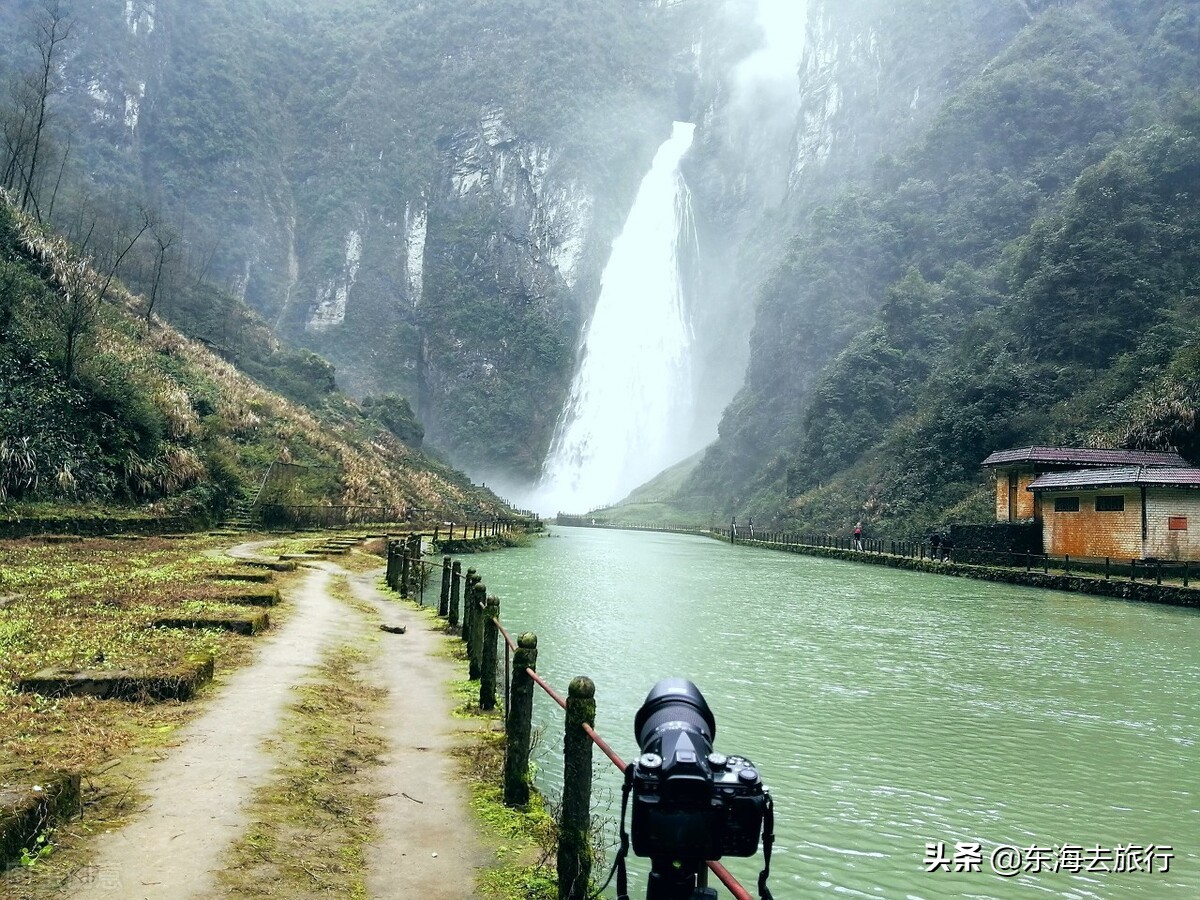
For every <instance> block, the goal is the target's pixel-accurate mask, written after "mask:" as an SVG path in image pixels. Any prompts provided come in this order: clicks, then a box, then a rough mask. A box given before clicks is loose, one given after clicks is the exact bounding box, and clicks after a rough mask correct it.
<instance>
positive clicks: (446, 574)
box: [438, 556, 450, 618]
mask: <svg viewBox="0 0 1200 900" xmlns="http://www.w3.org/2000/svg"><path fill="white" fill-rule="evenodd" d="M438 615H439V616H442V617H443V618H445V617H446V616H448V615H450V557H448V556H443V557H442V593H441V595H440V596H439V597H438Z"/></svg>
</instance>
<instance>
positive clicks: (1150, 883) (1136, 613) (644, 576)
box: [467, 528, 1200, 900]
mask: <svg viewBox="0 0 1200 900" xmlns="http://www.w3.org/2000/svg"><path fill="white" fill-rule="evenodd" d="M467 564H468V565H474V566H476V567H477V568H478V569H479V571H480V574H481V575H482V576H483V578H484V581H485V583H486V584H487V585H488V589H489V592H490V593H492V594H495V595H497V596H499V597H500V598H501V602H502V615H501V617H502V619H503V621H504V622H505V623H506V627H508V628H509V629H510V631H514V632H516V631H534V632H536V633H537V634H538V638H539V654H540V656H539V664H538V669H539V671H540V672H541V673H542V674H543V675H544V676H545V677H546V678H547V679H548V680H549V681H550V683H551V684H553V685H555V686H556V687H558V688H559V689H560V690H561V691H562V693H564V694H565V692H566V685H567V683H568V682H569V681H570V679H571V678H572V677H573V676H575V675H587V676H589V677H591V678H592V679H593V680H594V681H595V683H596V699H597V707H598V709H597V728H598V730H599V732H600V733H601V734H602V735H603V736H605V738H606V739H608V741H609V743H610V744H612V745H613V747H614V749H615V750H616V751H617V752H618V753H619V754H621V755H622V756H623V757H624V758H625V759H627V760H631V759H633V758H634V757H636V756H637V746H636V742H635V740H634V737H633V716H634V713H635V712H636V711H637V709H638V707H639V706H640V705H641V703H642V701H643V699H644V698H645V695H646V692H647V691H648V690H649V689H650V687H651V686H652V685H653V684H654V683H655V682H656V681H657V680H658V679H660V678H663V677H667V676H680V677H684V678H689V679H691V680H692V681H694V682H696V684H697V685H698V686H699V687H700V689H701V691H702V692H703V693H704V695H705V698H706V699H707V701H708V703H709V705H710V707H711V708H712V710H713V713H714V715H715V718H716V723H717V734H716V739H715V742H714V743H715V746H716V748H717V749H718V750H719V751H721V752H724V753H726V754H735V753H736V754H740V755H744V756H747V757H749V758H751V759H752V760H754V762H755V764H756V765H757V766H758V767H759V768H760V769H761V771H762V772H763V777H764V780H765V782H766V783H767V785H768V786H769V787H770V789H771V792H772V795H773V796H774V798H775V806H776V816H777V824H776V832H777V838H778V840H777V844H776V848H775V854H774V857H773V860H772V878H771V885H772V889H773V891H774V894H775V897H776V900H786V898H790V897H807V896H813V895H817V894H826V893H839V894H841V895H842V896H847V897H865V896H870V897H952V896H970V897H1019V896H1039V895H1051V896H1063V897H1159V896H1178V897H1200V721H1198V719H1197V714H1198V713H1200V614H1197V613H1196V612H1193V611H1189V610H1181V609H1175V608H1171V607H1164V606H1156V605H1152V604H1137V603H1126V602H1119V601H1112V600H1103V599H1100V598H1092V597H1087V596H1080V595H1072V594H1066V593H1056V592H1050V591H1042V590H1034V589H1027V588H1017V587H1012V586H1007V585H999V584H992V583H989V582H976V581H971V580H967V579H959V578H951V577H946V576H937V575H928V574H920V573H912V572H901V571H893V570H889V569H886V568H883V567H877V566H871V565H859V564H854V563H845V562H838V561H832V560H823V559H817V558H811V557H805V556H799V555H793V554H786V553H778V552H771V551H765V550H757V549H749V548H744V547H730V546H729V545H727V544H721V543H717V542H715V541H713V540H710V539H707V538H700V537H691V536H684V535H665V534H662V535H660V534H647V533H632V532H619V531H605V530H592V529H573V528H553V529H552V531H551V536H550V537H547V538H545V539H541V540H538V541H535V542H534V545H533V546H532V547H529V548H521V549H517V550H510V551H504V552H502V553H494V554H489V555H487V556H478V557H472V558H470V559H469V560H468V563H467ZM534 718H535V722H537V723H539V724H541V725H542V726H543V727H544V729H545V733H544V736H543V738H542V741H541V746H540V747H539V749H538V750H537V751H535V755H536V758H537V760H538V765H539V776H538V780H539V785H540V787H542V789H543V790H545V791H547V792H548V793H551V794H553V793H555V792H556V790H557V788H558V782H559V781H560V780H561V766H562V763H561V744H562V737H561V733H562V714H561V711H560V710H559V708H558V707H557V706H556V705H555V704H554V703H553V701H551V700H550V699H549V698H547V697H546V696H545V695H544V694H543V693H542V692H541V691H537V692H536V693H535V709H534ZM596 759H597V763H596V771H597V783H596V789H595V803H596V805H597V812H598V813H599V814H600V815H602V816H606V817H608V818H609V819H615V816H616V810H617V807H618V804H619V794H620V777H619V775H618V773H617V771H616V769H615V768H614V767H613V766H611V765H610V764H609V763H608V761H607V760H606V759H605V758H604V757H603V756H602V755H601V754H600V753H599V751H597V753H596ZM939 843H940V844H941V845H942V851H943V852H942V853H941V854H939V853H938V844H939ZM960 843H961V844H978V845H979V851H978V855H979V859H980V864H979V871H970V869H971V868H972V865H973V864H972V860H973V858H974V857H975V852H974V851H973V850H972V849H971V848H969V847H964V848H962V849H961V850H959V849H957V848H956V845H957V844H960ZM929 845H932V847H930V846H929ZM1131 845H1136V846H1135V847H1133V849H1132V850H1130V847H1131ZM1064 846H1065V849H1064ZM1073 846H1074V847H1078V848H1081V849H1080V850H1078V851H1076V850H1074V849H1073ZM1001 847H1013V848H1016V850H1017V851H1018V852H1019V861H1018V859H1017V857H1016V856H1014V854H1013V852H1012V851H1009V850H1007V849H1002V850H999V857H998V858H997V859H996V863H997V866H998V867H1000V868H1006V869H1008V868H1021V869H1027V871H1023V872H1021V873H1020V874H1017V875H1013V876H1009V877H1006V876H1001V875H999V874H996V872H995V871H994V870H993V853H996V852H997V848H1001ZM1137 847H1141V848H1146V849H1147V852H1145V853H1139V852H1138V851H1137ZM1168 847H1169V848H1170V850H1167V849H1166V848H1168ZM1151 848H1158V849H1157V850H1153V849H1151ZM938 855H943V856H944V857H945V858H946V860H947V863H946V866H945V867H936V869H935V871H932V872H931V871H927V870H928V869H930V868H935V863H936V857H937V856H938ZM724 862H725V863H726V864H727V865H728V867H729V869H730V870H731V871H732V872H733V873H734V874H735V875H736V876H737V877H738V878H739V880H740V881H741V882H742V884H743V885H745V886H746V887H747V888H748V889H749V890H751V892H752V893H753V892H754V885H755V883H756V880H757V873H758V871H759V869H760V868H761V856H760V857H757V858H752V859H749V860H739V859H726V860H724ZM1164 863H1165V864H1166V866H1167V868H1168V870H1167V871H1165V872H1164V871H1162V869H1163V867H1164ZM1148 864H1149V865H1152V867H1153V871H1152V872H1148V871H1145V870H1146V868H1147V866H1148ZM1056 865H1057V866H1058V868H1059V869H1060V871H1058V872H1055V871H1052V870H1053V869H1054V868H1055V866H1056ZM960 867H961V868H965V869H967V871H955V869H956V868H960ZM1135 867H1140V868H1141V869H1142V871H1114V870H1116V869H1118V868H1123V869H1127V870H1128V869H1132V868H1135ZM633 868H636V869H638V870H644V869H645V868H646V867H645V864H644V861H636V863H635V866H633ZM946 868H949V870H950V871H946ZM1105 868H1107V869H1108V870H1110V871H1103V870H1104V869H1105ZM1089 869H1090V870H1092V871H1089ZM714 884H715V882H714ZM631 887H632V891H631V896H632V897H634V898H638V897H642V896H644V893H645V887H644V881H642V880H641V878H639V877H636V875H634V876H632V877H631ZM613 893H614V892H613V891H612V890H611V889H610V890H609V891H608V893H607V896H613ZM721 896H722V897H725V896H728V895H727V894H726V893H725V891H724V889H721Z"/></svg>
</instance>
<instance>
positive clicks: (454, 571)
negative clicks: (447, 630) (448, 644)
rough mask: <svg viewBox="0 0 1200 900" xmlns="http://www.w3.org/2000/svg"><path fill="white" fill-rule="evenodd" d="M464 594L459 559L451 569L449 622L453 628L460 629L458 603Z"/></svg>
mask: <svg viewBox="0 0 1200 900" xmlns="http://www.w3.org/2000/svg"><path fill="white" fill-rule="evenodd" d="M461 592H462V563H461V562H459V561H458V560H457V559H456V560H455V561H454V565H452V566H451V567H450V613H449V617H448V619H447V621H449V622H450V627H451V628H457V627H458V602H459V596H460V595H461Z"/></svg>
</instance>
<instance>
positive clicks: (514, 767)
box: [504, 632, 537, 807]
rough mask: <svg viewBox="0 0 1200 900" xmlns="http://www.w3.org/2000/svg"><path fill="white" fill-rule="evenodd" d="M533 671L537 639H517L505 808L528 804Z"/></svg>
mask: <svg viewBox="0 0 1200 900" xmlns="http://www.w3.org/2000/svg"><path fill="white" fill-rule="evenodd" d="M530 670H532V671H534V672H536V671H537V635H536V634H534V633H533V632H526V633H525V634H523V635H521V636H520V637H519V638H517V652H516V653H514V654H513V675H512V688H511V689H510V690H509V695H508V708H507V710H506V712H507V714H508V722H507V723H506V725H505V729H504V732H505V744H504V805H505V806H518V807H524V806H525V805H526V804H528V803H529V742H530V739H531V735H532V733H533V687H534V681H533V678H532V676H530V674H529V672H530Z"/></svg>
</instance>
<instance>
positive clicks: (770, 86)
mask: <svg viewBox="0 0 1200 900" xmlns="http://www.w3.org/2000/svg"><path fill="white" fill-rule="evenodd" d="M56 11H57V13H58V15H59V17H60V18H61V22H62V23H63V24H64V26H65V25H69V26H70V28H69V34H68V35H67V36H66V37H65V38H64V39H62V40H61V43H60V44H56V45H54V46H55V49H56V55H55V57H54V60H53V63H52V65H46V64H45V55H44V52H45V50H46V49H47V42H46V36H45V32H44V31H43V32H41V37H39V32H38V29H37V26H38V25H39V24H41V26H42V27H43V29H44V28H45V24H46V22H47V21H52V20H53V15H54V13H55V12H56ZM0 35H2V36H3V39H4V40H5V43H6V46H9V47H12V48H14V52H12V53H11V54H8V55H7V56H5V57H4V58H3V59H0V80H2V82H3V83H4V84H6V85H9V86H10V87H12V88H13V91H12V93H11V98H10V99H9V100H8V101H7V102H4V103H3V104H0V105H2V106H3V118H4V139H5V146H4V148H2V149H4V151H5V155H6V159H7V160H8V161H12V160H14V159H16V160H17V161H18V165H16V166H15V168H14V167H13V166H8V168H7V173H6V176H5V177H6V185H7V186H8V187H10V188H18V191H17V193H18V194H22V193H25V192H23V191H21V190H19V188H20V187H21V184H20V182H21V175H22V173H23V172H24V173H26V175H28V172H29V168H30V165H29V163H30V159H29V145H28V142H27V141H26V142H25V143H22V141H23V140H24V139H25V138H27V136H28V134H29V129H30V128H31V127H32V123H33V122H35V121H37V117H36V116H34V115H33V113H35V112H37V108H38V104H37V103H36V102H34V101H35V100H36V99H37V97H38V95H39V87H38V84H39V82H38V79H37V75H38V73H39V72H45V73H47V74H48V75H49V76H50V77H48V78H47V79H46V80H45V81H44V82H42V83H41V84H42V85H43V90H42V95H43V96H45V97H47V98H48V100H49V102H48V104H47V109H48V110H49V112H50V113H51V117H50V118H49V119H48V120H47V124H46V127H45V136H46V140H45V141H44V142H43V153H42V156H41V159H40V161H39V162H38V164H37V167H36V169H37V170H36V172H35V173H34V178H33V181H34V182H35V183H34V184H33V185H32V186H31V188H32V189H31V190H30V191H29V193H31V194H32V195H33V199H34V200H35V201H36V204H35V205H36V206H37V209H36V210H34V212H35V214H36V215H39V216H41V217H42V218H43V219H44V220H45V221H47V222H50V223H52V224H53V225H54V226H55V227H56V228H58V229H59V230H60V231H62V232H64V233H65V234H67V235H68V236H69V237H71V238H72V239H73V240H75V241H76V243H82V244H83V245H85V246H88V245H89V243H90V248H91V249H92V250H94V251H95V252H97V253H98V254H99V255H100V256H101V257H107V258H109V259H110V260H111V259H115V256H116V249H117V248H120V247H122V246H124V239H127V238H128V237H129V236H132V235H133V234H135V233H136V232H137V230H138V229H139V228H141V226H142V224H146V226H147V229H148V230H147V231H146V232H145V236H144V237H143V238H142V239H141V240H140V241H139V242H137V244H136V246H135V247H134V248H133V250H132V251H131V252H130V254H129V257H128V259H126V260H125V261H124V263H123V264H122V267H121V277H122V278H123V279H125V280H126V281H128V282H129V283H130V284H131V286H133V287H134V288H135V289H136V290H139V291H141V292H142V293H143V294H144V295H146V296H148V297H156V296H161V299H160V300H159V301H157V302H158V305H157V306H156V312H157V313H159V314H161V315H164V316H166V317H167V318H169V319H171V320H173V321H176V322H178V323H179V324H180V325H181V326H182V327H184V328H185V329H187V330H188V332H189V333H191V334H193V335H195V336H197V337H200V338H202V339H204V340H206V341H208V342H209V343H210V344H211V345H212V346H213V347H214V348H215V349H217V350H218V351H219V352H221V353H223V354H224V355H226V356H227V358H230V359H233V360H234V361H235V362H238V363H239V364H244V365H245V366H247V368H250V369H253V368H254V366H256V365H258V366H260V367H261V366H267V367H274V368H275V369H279V368H280V367H283V368H285V369H287V370H288V371H290V372H293V373H294V374H295V376H296V382H295V383H296V384H297V385H298V384H299V383H300V382H301V381H302V380H303V379H304V378H305V377H306V376H305V375H304V374H303V373H304V371H311V372H315V373H317V374H318V375H319V378H318V380H327V379H329V378H332V377H333V373H332V370H331V369H329V368H328V367H327V366H324V365H323V364H322V362H321V360H320V359H319V358H318V357H316V356H312V355H303V354H301V353H298V352H296V351H287V350H281V351H280V352H281V353H282V354H283V355H281V356H273V357H269V358H262V355H261V354H260V353H258V352H257V351H256V350H255V349H254V348H255V347H256V346H258V345H255V344H253V343H251V344H249V345H247V344H245V343H244V342H243V341H241V339H240V338H239V334H240V333H241V332H242V331H243V330H244V326H245V322H246V321H247V320H246V318H245V317H246V316H247V315H248V314H247V313H246V312H245V310H243V309H242V308H241V307H240V306H239V301H244V302H245V303H246V304H248V305H249V306H250V307H252V308H253V310H255V311H256V312H257V314H258V315H259V316H261V317H262V318H263V319H264V320H265V322H266V323H267V324H268V325H269V326H270V328H271V329H272V331H273V332H274V334H275V336H277V337H278V338H279V339H281V340H282V341H283V342H284V344H285V345H290V346H292V347H297V348H307V349H310V350H314V351H316V352H318V353H320V354H322V355H323V356H324V357H326V358H328V359H329V360H330V361H331V362H332V363H333V365H334V366H336V378H337V380H338V383H339V384H341V385H342V386H344V387H345V388H346V389H347V390H348V391H350V392H351V393H352V394H354V395H355V396H358V397H360V398H365V397H371V398H373V399H372V403H374V404H376V408H383V407H380V406H378V404H385V405H386V404H392V405H394V406H395V405H397V404H400V403H401V401H400V399H399V398H401V397H403V398H406V399H407V401H409V402H411V405H412V407H414V408H415V410H416V412H417V415H418V416H419V418H420V420H421V423H422V425H423V427H424V429H425V432H426V435H427V440H428V441H429V443H431V444H432V445H434V446H437V447H439V448H441V449H443V450H444V451H445V452H446V453H447V454H448V456H449V458H450V459H451V460H453V461H454V462H456V463H459V464H461V465H463V466H465V467H467V468H468V470H469V471H471V472H472V473H475V474H477V475H479V476H482V477H484V478H487V479H488V480H489V481H491V480H493V478H494V479H496V480H500V479H504V480H505V481H506V483H508V484H519V483H522V482H523V483H529V482H531V481H533V480H534V479H535V478H536V476H537V473H538V470H539V467H540V466H541V464H542V460H543V459H544V458H545V456H546V453H547V450H548V448H549V446H550V444H551V440H552V437H553V434H554V430H555V426H556V423H557V422H558V420H559V419H560V416H561V415H562V413H563V408H564V404H565V402H566V399H567V395H568V388H569V386H570V380H571V377H572V373H573V371H574V370H575V368H576V366H577V364H578V358H579V355H580V340H581V335H582V333H583V329H584V326H585V323H586V321H587V319H588V317H589V316H590V315H591V312H592V309H593V306H594V304H595V303H596V300H597V296H598V295H599V293H600V284H601V276H602V272H603V270H604V266H605V262H606V260H607V258H608V251H609V248H610V246H611V242H612V239H613V238H614V237H615V236H616V234H617V233H618V232H619V231H620V229H621V226H622V223H623V222H624V220H625V217H626V215H627V213H628V212H629V208H630V205H631V204H632V203H633V198H634V195H635V193H636V189H637V187H638V183H639V180H640V179H641V177H642V176H643V175H644V174H645V172H646V171H647V169H648V168H649V166H650V160H651V158H652V157H653V155H654V152H655V148H656V147H657V146H658V145H659V144H660V143H661V142H662V141H664V140H665V139H666V137H667V136H668V135H669V134H670V132H671V122H672V120H673V119H683V120H687V121H692V122H695V123H696V137H695V142H694V145H693V147H692V150H691V152H690V153H689V155H688V156H687V157H686V158H685V160H684V163H683V171H684V173H685V175H686V179H687V182H688V186H689V188H690V197H691V203H692V210H693V213H694V226H695V234H696V247H695V250H696V251H697V252H696V253H695V257H696V272H695V273H694V275H693V276H692V279H693V283H692V284H690V285H689V292H690V293H689V296H690V297H691V304H692V305H691V308H690V315H691V326H692V328H693V330H694V338H695V347H694V352H695V355H696V362H695V369H696V381H697V392H696V393H697V396H698V397H700V398H701V399H700V402H699V405H700V406H701V407H703V408H702V409H699V410H698V411H697V419H698V420H707V421H711V422H712V423H715V422H716V421H717V418H718V417H719V418H720V429H719V437H718V438H717V440H716V442H715V443H713V444H712V445H711V446H710V447H709V448H708V450H707V452H706V453H705V454H704V455H703V456H702V458H701V459H700V461H699V463H698V464H695V465H694V467H693V468H692V469H691V470H690V474H688V475H687V476H686V477H677V478H675V479H673V480H672V482H671V488H670V490H669V491H668V492H667V494H668V495H669V496H668V497H667V498H666V499H668V500H669V501H670V506H671V510H672V512H673V514H674V515H677V516H681V517H687V518H694V517H695V516H696V515H703V516H705V517H709V516H713V515H718V514H719V515H720V516H722V517H726V518H727V517H728V516H729V515H731V514H739V515H743V514H752V515H756V516H759V517H762V520H764V521H765V520H777V521H789V522H795V523H798V524H804V525H808V526H821V527H833V528H837V527H843V526H844V525H845V524H846V523H847V522H852V521H854V520H856V519H858V518H867V519H868V520H869V521H871V522H872V523H877V522H881V523H886V524H887V527H888V528H889V529H893V530H897V529H901V530H902V529H911V530H915V529H918V528H921V527H924V526H925V525H927V524H929V523H931V522H935V521H938V520H939V519H942V518H943V517H946V516H952V515H953V516H967V515H983V514H985V513H986V506H985V503H984V502H983V500H982V499H981V498H983V497H984V494H983V491H982V484H981V478H980V474H979V469H978V463H979V461H980V459H982V457H983V456H985V455H986V454H987V453H988V452H989V451H990V450H993V449H997V448H999V447H1003V446H1007V445H1012V444H1022V443H1034V442H1051V441H1064V442H1088V441H1091V442H1100V443H1117V444H1122V443H1124V444H1130V445H1138V446H1156V447H1157V446H1163V445H1165V444H1168V443H1170V444H1175V445H1177V446H1179V448H1180V449H1181V450H1182V451H1183V452H1185V454H1187V453H1192V454H1193V455H1194V454H1195V451H1196V437H1195V415H1196V408H1197V390H1196V386H1197V380H1198V376H1197V366H1198V365H1200V363H1198V361H1197V356H1196V350H1195V348H1194V343H1193V342H1194V337H1193V334H1192V333H1193V331H1194V325H1195V321H1196V319H1195V313H1196V309H1195V303H1196V281H1195V279H1196V277H1197V276H1196V272H1197V271H1198V270H1200V266H1198V265H1197V255H1198V250H1197V247H1198V246H1200V243H1198V241H1197V231H1196V227H1197V222H1196V213H1195V211H1194V207H1195V203H1194V198H1195V196H1196V192H1197V188H1198V185H1197V184H1196V180H1197V177H1198V176H1197V166H1198V164H1200V156H1198V153H1197V134H1196V127H1197V126H1196V121H1197V112H1196V108H1197V101H1196V95H1197V88H1198V86H1200V55H1198V54H1197V53H1196V47H1197V46H1200V0H1135V2H1129V0H1120V2H1119V0H904V2H899V3H897V2H885V0H852V2H840V3H833V2H826V0H808V2H807V3H805V4H803V5H802V6H801V5H798V4H797V3H789V2H784V0H581V2H572V3H563V2H561V0H488V2H484V0H421V2H418V0H400V2H388V3H385V2H383V0H366V2H364V0H353V2H351V0H237V2H218V0H196V2H188V3H183V2H178V0H173V2H166V0H126V2H117V0H93V2H76V3H70V4H68V3H66V2H61V3H55V2H53V0H17V2H15V3H9V4H6V5H5V6H4V8H3V9H0ZM39 50H40V51H42V53H39ZM789 53H790V54H791V55H790V56H789V55H788V54H789ZM23 136H24V137H23ZM19 199H20V198H19ZM101 234H103V235H104V237H103V238H101V237H100V235H101ZM160 288H161V291H160ZM151 302H154V301H151ZM288 354H294V355H288ZM265 374H266V375H269V374H270V373H265ZM375 398H377V399H375ZM631 402H632V401H631ZM396 408H397V409H401V412H403V409H402V408H401V407H399V406H396ZM722 411H723V412H722ZM416 427H419V426H416Z"/></svg>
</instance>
